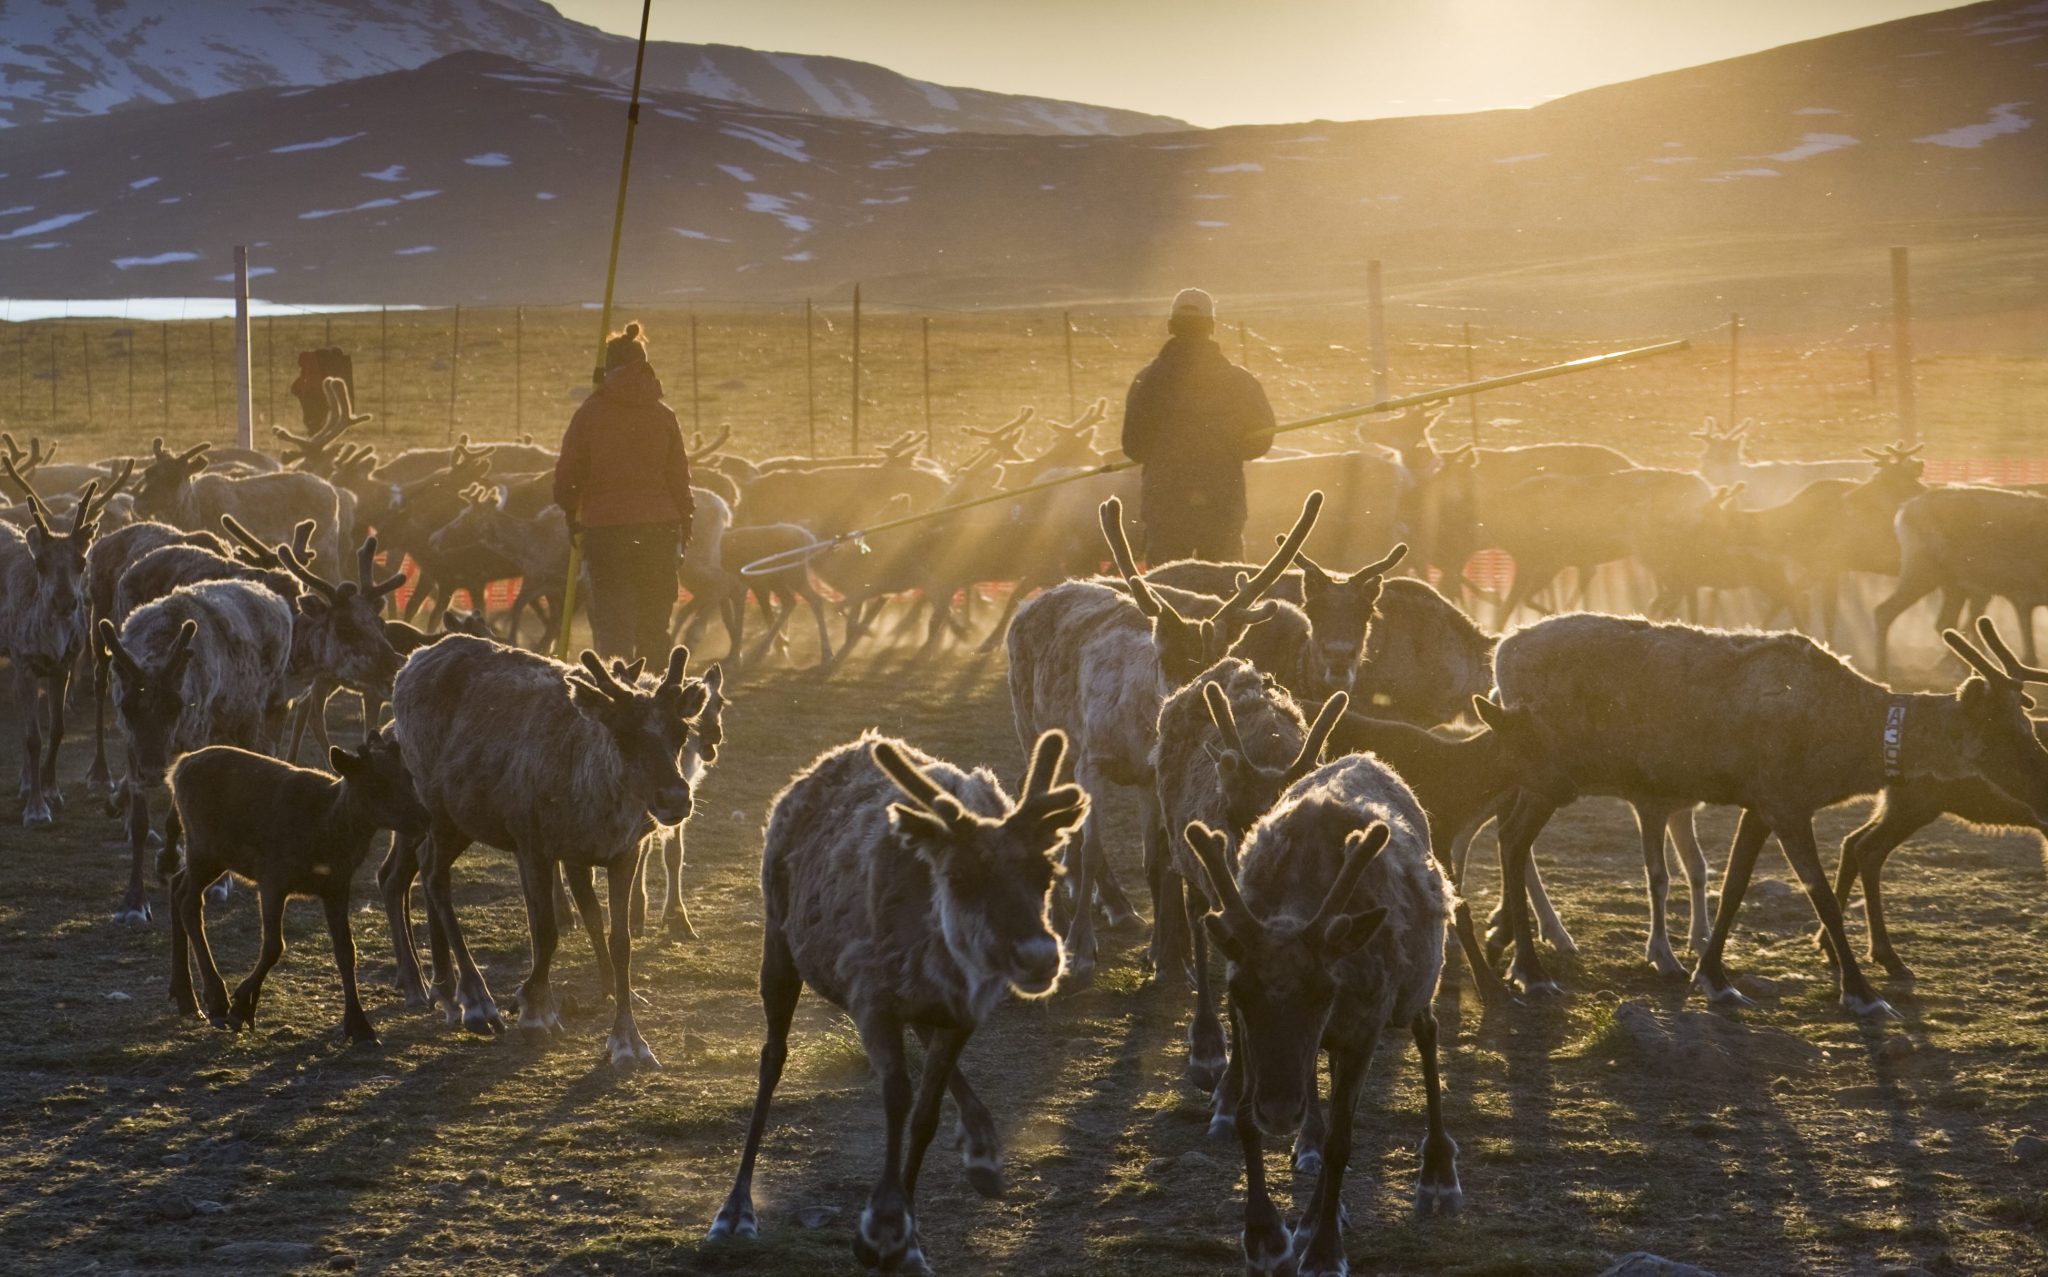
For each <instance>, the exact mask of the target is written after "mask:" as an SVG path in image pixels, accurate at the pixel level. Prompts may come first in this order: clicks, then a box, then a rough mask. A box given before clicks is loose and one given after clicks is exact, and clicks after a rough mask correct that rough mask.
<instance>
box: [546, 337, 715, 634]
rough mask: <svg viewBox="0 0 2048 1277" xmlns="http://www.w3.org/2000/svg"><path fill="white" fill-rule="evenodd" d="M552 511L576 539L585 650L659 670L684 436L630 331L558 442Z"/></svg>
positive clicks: (679, 521) (685, 476)
mask: <svg viewBox="0 0 2048 1277" xmlns="http://www.w3.org/2000/svg"><path fill="white" fill-rule="evenodd" d="M555 504H556V505H559V506H561V507H562V510H563V511H564V512H565V513H566V514H567V515H568V516H569V526H570V529H571V530H572V531H575V532H578V533H579V534H580V535H581V537H582V540H583V562H584V563H585V564H586V565H587V566H588V567H589V569H590V590H591V600H590V629H591V640H592V646H594V647H595V648H596V649H597V650H598V651H599V652H600V653H602V654H603V655H605V656H618V657H624V658H625V659H627V660H631V659H633V658H634V657H635V656H644V657H646V658H647V659H648V660H650V661H652V662H655V663H657V664H658V663H659V662H660V661H662V660H663V659H664V658H665V657H666V656H667V653H668V649H669V617H670V616H671V615H672V614H673V613H674V611H675V606H676V565H677V563H678V562H679V561H680V559H681V557H682V552H683V549H684V547H685V546H687V545H688V543H689V537H690V516H691V515H692V514H693V513H694V512H695V510H696V501H695V499H694V498H692V497H691V495H690V461H689V458H688V457H687V456H685V455H684V453H683V429H682V426H681V425H680V424H679V423H678V422H677V421H676V414H675V413H673V412H671V411H670V410H669V406H668V405H667V404H665V403H663V402H662V401H661V379H660V378H658V377H656V376H655V375H654V366H653V365H652V364H650V363H648V362H647V339H646V338H645V337H644V336H643V335H642V333H641V329H640V325H638V324H627V325H626V330H625V331H624V332H622V333H615V334H613V335H612V337H611V338H610V339H609V340H607V341H606V342H605V347H604V377H603V382H602V384H601V385H599V386H598V388H597V390H596V392H595V393H593V394H592V395H591V396H590V398H588V399H586V400H584V401H583V406H582V407H581V408H578V409H577V410H576V416H575V417H574V418H573V419H572V420H571V421H570V422H569V429H568V430H567V431H566V432H564V434H563V435H562V455H561V457H560V459H558V460H557V461H556V462H555Z"/></svg>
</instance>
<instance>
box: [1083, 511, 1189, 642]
mask: <svg viewBox="0 0 2048 1277" xmlns="http://www.w3.org/2000/svg"><path fill="white" fill-rule="evenodd" d="M1098 512H1099V513H1100V514H1101V516H1102V539H1103V540H1105V541H1107V542H1108V543H1109V558H1110V562H1112V563H1114V564H1115V565H1116V570H1117V574H1118V575H1119V576H1121V577H1123V579H1124V583H1125V584H1126V585H1128V586H1129V587H1130V590H1131V601H1132V602H1134V603H1136V604H1137V605H1138V611H1140V612H1142V613H1144V614H1145V615H1146V616H1148V617H1156V616H1158V615H1159V614H1160V613H1162V612H1167V611H1171V610H1172V605H1171V604H1169V603H1167V602H1166V601H1165V600H1164V599H1161V598H1160V597H1159V596H1158V595H1157V594H1154V593H1153V592H1152V587H1151V585H1150V584H1148V583H1147V582H1146V580H1145V577H1144V574H1143V573H1141V572H1139V571H1138V560H1137V558H1136V556H1134V555H1133V554H1132V553H1131V543H1130V541H1129V540H1128V539H1127V538H1126V537H1125V536H1124V503H1123V501H1122V500H1121V499H1119V498H1117V497H1111V498H1110V499H1109V500H1107V501H1104V502H1103V503H1102V505H1101V506H1100V507H1099V508H1098ZM1175 615H1179V614H1178V613H1175Z"/></svg>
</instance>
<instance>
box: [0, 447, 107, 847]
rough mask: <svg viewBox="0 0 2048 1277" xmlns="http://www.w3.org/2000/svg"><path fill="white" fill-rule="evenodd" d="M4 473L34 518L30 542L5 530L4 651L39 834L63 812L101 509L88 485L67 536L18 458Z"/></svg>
mask: <svg viewBox="0 0 2048 1277" xmlns="http://www.w3.org/2000/svg"><path fill="white" fill-rule="evenodd" d="M0 474H4V475H5V476H6V478H7V479H8V480H9V481H10V482H11V483H13V484H14V485H15V486H16V487H18V488H20V489H21V491H22V493H23V494H24V495H25V496H26V498H27V500H28V503H29V509H30V513H31V516H32V520H33V525H32V526H31V527H30V528H29V530H28V535H27V536H25V537H24V536H22V535H20V534H18V533H16V532H14V531H13V530H12V529H11V528H10V529H7V530H6V531H5V532H0V651H4V652H5V653H6V654H7V655H8V657H10V658H11V660H12V663H13V666H14V705H15V710H16V712H17V713H19V714H20V715H21V733H22V735H21V754H22V757H21V797H22V800H23V807H22V813H21V823H22V824H23V825H24V826H26V827H27V828H30V829H39V828H43V827H45V826H48V825H50V824H53V823H55V821H56V815H55V813H56V812H57V811H59V810H61V809H62V808H63V806H64V791H63V790H62V788H60V787H59V785H58V783H57V751H58V748H59V747H60V746H62V745H63V743H64V696H65V692H66V691H67V690H68V689H69V687H70V685H71V674H72V671H73V670H75V669H77V668H78V661H79V658H80V657H81V656H83V655H84V654H85V650H86V635H87V634H88V633H89V631H88V630H87V628H86V626H87V611H86V571H85V560H86V554H87V552H88V551H89V550H90V548H91V546H92V542H93V538H94V537H95V536H97V535H98V533H99V524H98V522H97V515H98V513H99V507H98V505H97V503H96V501H95V499H94V498H95V488H94V485H92V484H90V483H88V484H87V485H86V489H85V495H84V496H83V498H82V499H81V500H80V501H79V503H78V507H77V509H76V510H75V511H74V512H73V513H72V517H71V527H70V529H69V531H67V532H64V533H61V534H60V533H58V532H57V531H56V530H55V529H53V528H52V527H51V526H50V521H49V516H48V512H47V510H46V508H45V507H44V505H43V503H42V499H41V498H40V497H39V496H38V495H37V494H36V490H35V489H34V488H33V487H31V486H30V485H29V483H28V480H26V479H24V478H23V477H22V475H21V472H20V471H19V470H17V469H16V468H15V466H14V462H13V460H12V458H8V457H0ZM46 716H47V720H48V725H49V734H48V737H47V742H48V747H47V749H46V748H45V736H44V722H45V718H46Z"/></svg>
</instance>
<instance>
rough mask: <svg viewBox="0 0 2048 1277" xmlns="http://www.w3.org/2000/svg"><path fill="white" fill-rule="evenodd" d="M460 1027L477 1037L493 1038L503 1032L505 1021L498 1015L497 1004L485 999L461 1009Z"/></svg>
mask: <svg viewBox="0 0 2048 1277" xmlns="http://www.w3.org/2000/svg"><path fill="white" fill-rule="evenodd" d="M462 1027H463V1028H465V1029H467V1030H468V1031H470V1032H471V1033H474V1034H476V1035H477V1036H478V1037H495V1036H497V1035H498V1034H500V1033H503V1032H504V1031H505V1021H504V1019H503V1018H501V1017H500V1016H499V1015H498V1007H497V1004H496V1003H494V1002H492V1001H491V1000H490V999H489V998H485V999H484V1000H483V1001H482V1002H479V1003H477V1004H475V1005H474V1006H468V1007H464V1008H462Z"/></svg>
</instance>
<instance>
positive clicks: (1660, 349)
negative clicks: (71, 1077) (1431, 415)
mask: <svg viewBox="0 0 2048 1277" xmlns="http://www.w3.org/2000/svg"><path fill="white" fill-rule="evenodd" d="M1691 348H1692V343H1691V342H1690V341H1687V340H1685V339H1683V338H1680V339H1679V340H1677V341H1664V342H1658V343H1657V344H1655V345H1652V346H1632V347H1630V348H1629V349H1627V350H1616V351H1610V352H1609V353H1607V354H1604V355H1587V356H1585V357H1584V358H1582V359H1573V360H1570V361H1568V362H1565V363H1561V364H1549V365H1547V366H1545V367H1542V368H1531V369H1529V370H1528V371H1526V372H1511V373H1507V374H1505V375H1503V376H1499V377H1488V378H1486V379H1485V380H1483V381H1468V382H1463V383H1460V384H1458V385H1455V386H1438V387H1435V388H1434V389H1431V390H1422V391H1417V392H1416V393H1415V394H1412V395H1401V396H1399V397H1397V398H1393V399H1381V400H1377V401H1375V402H1373V403H1369V404H1360V405H1358V406H1355V407H1351V408H1338V409H1336V410H1334V411H1332V412H1325V413H1321V414H1319V415H1317V416H1314V417H1302V418H1300V419H1298V420H1295V421H1286V422H1282V423H1281V424H1280V425H1279V426H1278V427H1276V428H1275V429H1274V431H1273V433H1274V434H1276V435H1278V434H1286V433H1288V432H1289V431H1292V430H1308V429H1311V428H1313V427H1315V426H1327V425H1330V424H1331V423H1333V422H1338V421H1349V420H1351V419H1352V418H1353V417H1369V416H1371V415H1373V414H1374V413H1381V412H1399V411H1400V410H1401V409H1403V408H1414V407H1419V406H1420V405H1423V404H1433V403H1441V402H1443V401H1444V400H1446V399H1456V398H1458V397H1460V396H1463V395H1476V394H1481V393H1483V392H1485V391H1488V390H1499V389H1501V388H1502V387H1504V386H1519V385H1521V384H1522V383H1523V382H1527V381H1542V380H1545V379H1546V378H1550V377H1563V376H1566V375H1568V374H1570V373H1575V372H1590V371H1592V370H1593V369H1595V368H1607V367H1611V366H1612V365H1615V364H1628V363H1635V362H1636V361H1638V360H1642V359H1652V358H1655V357H1656V356H1658V355H1668V354H1671V353H1673V352H1674V351H1680V350H1690V349H1691ZM1137 464H1138V463H1137V462H1135V461H1106V462H1104V463H1103V464H1101V465H1099V466H1089V467H1088V468H1087V469H1085V470H1076V471H1074V472H1073V473H1071V474H1067V475H1064V476H1062V477H1060V478H1058V479H1047V480H1045V481H1043V482H1041V483H1033V484H1027V485H1025V486H1024V487H1021V488H1014V489H1011V490H1010V491H1007V492H992V493H990V494H989V495H987V496H984V497H976V498H974V499H973V500H972V501H962V502H960V503H958V504H957V505H949V506H942V507H940V508H939V509H936V510H926V511H924V512H923V513H921V514H910V515H905V516H904V517H902V518H900V519H890V520H889V521H887V522H886V523H877V524H875V525H874V526H873V527H868V528H859V529H856V530H854V531H851V532H841V533H838V534H837V535H835V536H831V537H826V538H824V539H822V540H819V541H816V542H813V543H812V544H810V545H806V546H802V547H799V548H798V549H794V550H785V551H783V552H782V553H780V554H771V555H769V556H767V557H766V558H762V559H756V560H754V561H753V562H752V563H748V564H746V565H744V566H743V567H741V568H740V575H742V576H760V575H762V574H763V573H767V572H778V571H781V570H782V569H783V568H786V567H789V566H791V565H792V564H796V563H802V562H806V561H808V560H810V559H813V558H815V557H817V556H818V555H820V554H823V553H824V552H825V551H827V550H830V549H832V548H833V547H835V546H841V545H845V544H847V543H848V542H853V543H855V544H864V543H865V540H866V538H868V537H871V536H873V535H875V534H876V533H878V532H891V531H894V530H895V529H897V528H904V527H909V526H910V525H912V524H916V523H924V522H927V521H929V520H932V519H941V518H945V517H946V516H948V515H953V514H958V513H959V512H960V511H962V510H972V509H974V508H975V507H976V506H984V505H991V504H994V503H995V502H998V501H1015V500H1016V499H1017V498H1019V497H1023V496H1029V495H1030V494H1032V493H1034V492H1043V491H1045V490H1046V489H1048V488H1057V487H1060V486H1062V485H1064V484H1069V483H1076V482H1079V481H1080V480H1082V479H1092V478H1094V477H1096V476H1098V475H1105V474H1115V473H1117V472H1118V471H1121V470H1129V469H1130V468H1131V467H1133V466H1135V465H1137Z"/></svg>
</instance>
